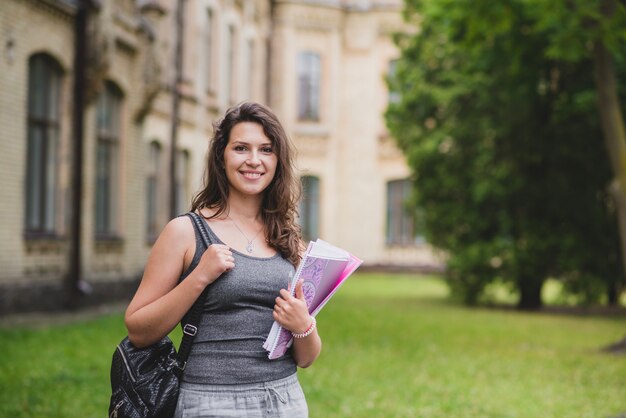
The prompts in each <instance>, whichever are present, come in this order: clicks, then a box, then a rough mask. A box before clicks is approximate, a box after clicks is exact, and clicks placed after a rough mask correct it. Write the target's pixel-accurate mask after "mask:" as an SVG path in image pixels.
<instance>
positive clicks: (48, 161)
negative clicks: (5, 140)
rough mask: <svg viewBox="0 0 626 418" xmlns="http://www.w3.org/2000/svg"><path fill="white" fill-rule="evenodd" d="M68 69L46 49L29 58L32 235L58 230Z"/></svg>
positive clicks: (28, 219)
mask: <svg viewBox="0 0 626 418" xmlns="http://www.w3.org/2000/svg"><path fill="white" fill-rule="evenodd" d="M63 77H64V72H63V69H62V67H61V65H60V64H59V62H58V61H57V60H55V59H54V58H53V57H52V56H50V55H49V54H45V53H39V54H34V55H31V56H30V57H29V59H28V93H27V95H28V96H27V117H26V125H27V128H26V164H25V170H26V175H25V184H24V187H25V190H24V200H25V204H26V211H25V217H24V231H25V233H26V235H27V236H28V237H30V238H37V237H54V236H56V235H57V233H58V223H57V219H56V218H57V211H58V203H59V202H58V198H59V197H58V193H59V190H58V176H59V171H58V153H59V148H60V141H61V114H60V105H61V101H62V94H63Z"/></svg>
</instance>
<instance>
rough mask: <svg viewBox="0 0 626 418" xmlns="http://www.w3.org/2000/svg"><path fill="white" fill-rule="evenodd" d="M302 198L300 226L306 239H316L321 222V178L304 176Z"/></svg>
mask: <svg viewBox="0 0 626 418" xmlns="http://www.w3.org/2000/svg"><path fill="white" fill-rule="evenodd" d="M301 181H302V200H301V201H300V208H299V212H300V219H299V222H300V226H301V227H302V235H303V237H304V239H305V240H307V241H311V240H315V239H317V238H318V236H319V224H320V180H319V178H317V177H314V176H303V177H302V178H301Z"/></svg>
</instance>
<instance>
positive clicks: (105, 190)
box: [95, 82, 123, 238]
mask: <svg viewBox="0 0 626 418" xmlns="http://www.w3.org/2000/svg"><path fill="white" fill-rule="evenodd" d="M122 100H123V95H122V92H121V90H120V89H119V88H118V87H117V86H116V85H115V84H113V83H111V82H106V83H105V87H104V89H103V91H102V93H100V95H99V96H98V101H97V104H96V136H97V137H96V205H95V209H96V216H95V221H96V236H97V237H100V238H106V237H115V236H116V235H117V232H118V231H117V225H118V220H117V217H118V213H117V211H118V205H119V202H118V198H119V171H120V146H121V137H120V135H121V116H122Z"/></svg>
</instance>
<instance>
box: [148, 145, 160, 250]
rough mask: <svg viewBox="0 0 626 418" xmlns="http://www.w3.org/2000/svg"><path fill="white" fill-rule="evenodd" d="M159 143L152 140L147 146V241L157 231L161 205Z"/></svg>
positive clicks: (150, 239)
mask: <svg viewBox="0 0 626 418" xmlns="http://www.w3.org/2000/svg"><path fill="white" fill-rule="evenodd" d="M162 154H163V152H162V149H161V145H160V144H159V143H158V142H156V141H153V142H151V143H150V145H149V148H148V172H147V176H146V234H147V238H148V241H154V240H155V239H156V237H157V235H158V233H159V229H160V225H159V220H158V213H159V210H158V208H159V207H160V206H161V200H160V199H161V196H160V193H159V192H160V190H161V189H162V188H161V186H162V185H161V182H160V181H159V180H160V176H159V174H160V173H161V171H162V170H161V158H162Z"/></svg>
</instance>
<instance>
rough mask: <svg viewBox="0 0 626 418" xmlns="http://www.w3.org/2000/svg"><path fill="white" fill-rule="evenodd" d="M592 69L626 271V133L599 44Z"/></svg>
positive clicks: (606, 57)
mask: <svg viewBox="0 0 626 418" xmlns="http://www.w3.org/2000/svg"><path fill="white" fill-rule="evenodd" d="M594 67H595V78H596V89H597V91H598V111H599V114H600V123H601V127H602V132H603V134H604V141H605V144H606V147H607V151H608V153H609V159H610V161H611V168H612V170H613V176H614V179H613V182H612V183H611V186H610V191H611V195H612V196H613V201H614V202H615V207H616V210H617V221H618V225H619V237H620V244H621V253H622V263H623V267H624V271H626V130H625V129H624V117H623V116H622V113H621V109H620V105H619V98H618V97H617V81H616V76H615V66H614V64H613V58H612V56H611V54H610V53H609V51H607V49H606V47H605V46H604V44H602V43H601V42H599V41H598V42H596V43H595V44H594Z"/></svg>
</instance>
